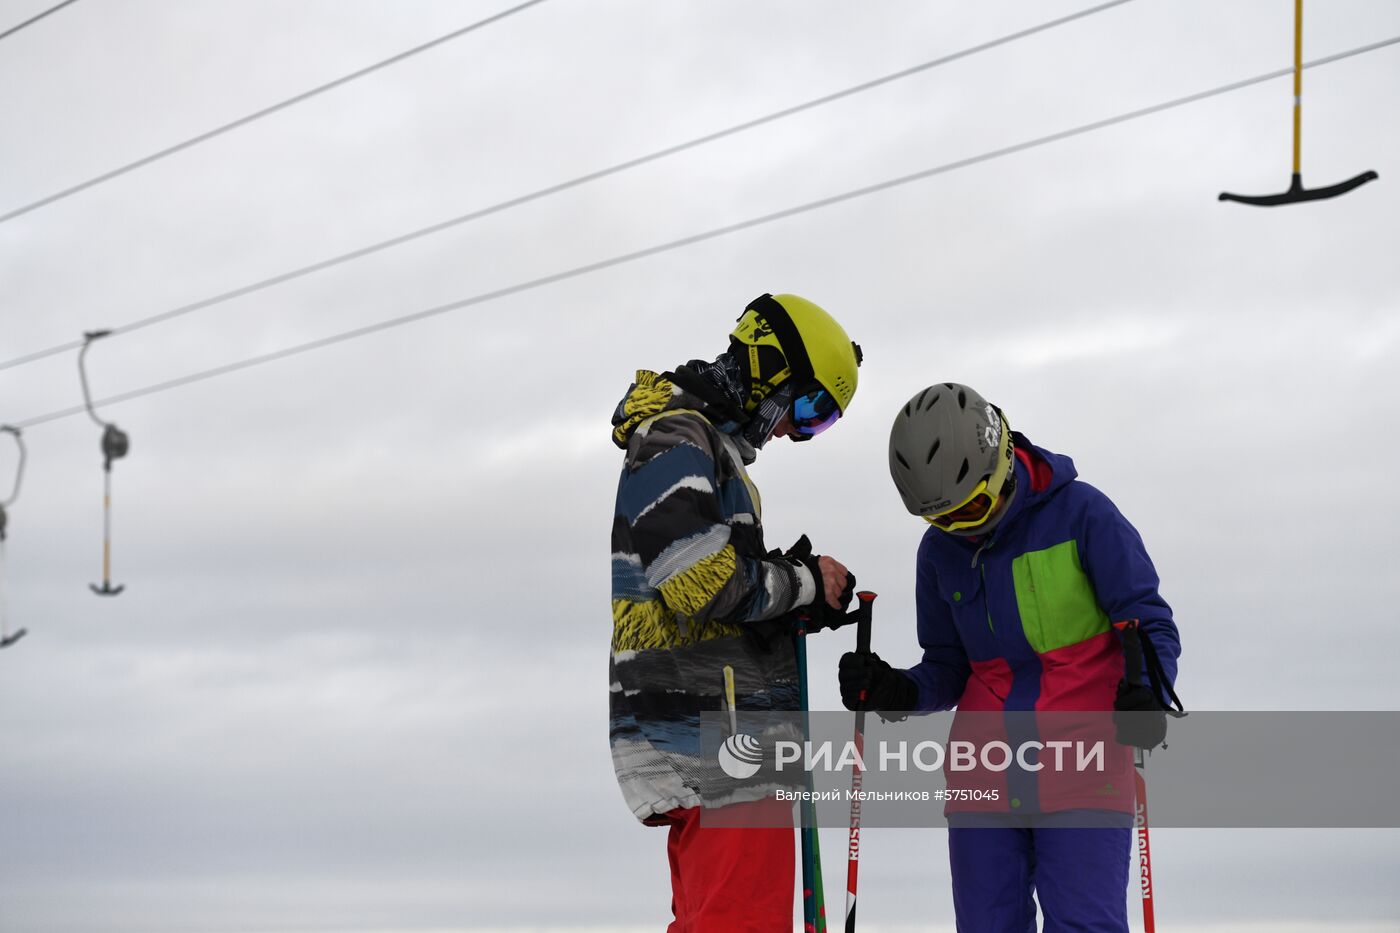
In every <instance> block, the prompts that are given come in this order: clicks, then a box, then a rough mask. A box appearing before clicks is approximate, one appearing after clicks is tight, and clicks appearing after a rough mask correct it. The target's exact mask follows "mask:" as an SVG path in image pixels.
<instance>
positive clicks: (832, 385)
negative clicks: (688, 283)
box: [729, 293, 861, 414]
mask: <svg viewBox="0 0 1400 933" xmlns="http://www.w3.org/2000/svg"><path fill="white" fill-rule="evenodd" d="M729 339H730V343H731V346H732V347H733V350H734V354H735V356H737V357H738V359H739V363H740V365H741V366H742V367H744V369H745V371H746V372H747V374H748V383H749V394H748V398H746V399H745V400H744V410H745V411H746V412H748V413H752V412H753V411H754V410H755V409H756V408H757V407H758V405H759V403H760V402H762V401H763V400H764V399H765V398H767V397H768V396H769V395H770V394H772V393H773V391H774V390H775V389H777V388H779V387H780V386H782V385H784V384H786V383H787V382H788V381H789V380H795V389H796V392H797V394H799V395H800V394H802V393H803V392H805V391H807V390H808V389H809V388H811V387H813V384H815V385H818V386H820V387H821V388H823V389H825V390H826V391H827V392H828V393H829V394H830V395H831V397H832V398H833V399H834V400H835V401H836V404H837V406H839V408H840V410H841V412H842V414H844V413H845V411H846V408H847V406H849V405H850V404H851V399H852V398H853V397H855V394H856V382H857V381H858V370H859V367H860V361H861V352H860V347H859V346H857V345H856V344H855V342H854V341H852V340H851V338H850V337H848V336H847V335H846V331H845V330H844V329H842V327H841V325H840V324H838V323H836V319H835V318H833V317H832V316H831V315H830V314H827V313H826V312H825V311H823V310H822V309H821V308H819V307H817V306H816V305H814V304H813V303H812V302H810V301H808V300H807V299H806V298H799V297H798V296H796V295H769V294H766V293H765V294H763V295H760V296H759V297H757V298H755V299H754V300H753V301H751V302H749V306H748V307H747V308H745V309H744V313H743V314H742V315H741V316H740V317H739V323H738V325H737V326H735V328H734V332H733V333H732V334H730V335H729Z"/></svg>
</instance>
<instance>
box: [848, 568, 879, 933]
mask: <svg viewBox="0 0 1400 933" xmlns="http://www.w3.org/2000/svg"><path fill="white" fill-rule="evenodd" d="M856 598H857V599H859V600H860V609H859V612H860V618H859V619H858V620H857V621H856V653H857V654H869V653H870V616H871V609H872V608H873V607H874V605H875V594H874V593H872V592H870V591H869V590H862V591H861V592H859V593H857V594H856ZM860 705H861V707H862V709H859V710H857V711H856V736H855V746H856V760H855V766H854V770H853V771H852V772H851V836H850V841H849V843H848V845H847V846H846V859H847V861H846V933H855V930H856V878H857V875H858V873H859V871H860V787H861V780H862V778H863V777H864V769H863V768H862V763H863V762H864V760H865V759H864V755H865V710H864V708H863V707H864V706H865V691H864V690H862V691H861V692H860Z"/></svg>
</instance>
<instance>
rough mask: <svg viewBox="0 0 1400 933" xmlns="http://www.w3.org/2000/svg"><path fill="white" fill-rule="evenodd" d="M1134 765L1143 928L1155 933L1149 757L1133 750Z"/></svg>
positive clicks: (1136, 749) (1140, 750)
mask: <svg viewBox="0 0 1400 933" xmlns="http://www.w3.org/2000/svg"><path fill="white" fill-rule="evenodd" d="M1133 765H1134V769H1135V772H1136V773H1135V775H1134V779H1135V781H1136V785H1137V811H1136V813H1135V814H1134V816H1133V825H1134V827H1136V829H1137V848H1138V878H1139V879H1140V882H1141V885H1142V928H1143V929H1144V930H1145V931H1146V933H1155V931H1156V929H1157V921H1156V917H1155V916H1154V915H1153V913H1152V844H1151V839H1150V838H1149V837H1148V834H1147V779H1146V778H1145V777H1144V776H1143V770H1144V769H1145V768H1146V766H1147V755H1146V754H1145V753H1144V752H1143V750H1142V749H1140V748H1135V749H1133Z"/></svg>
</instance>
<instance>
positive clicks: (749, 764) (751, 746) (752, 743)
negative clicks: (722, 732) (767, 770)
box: [718, 732, 763, 781]
mask: <svg viewBox="0 0 1400 933" xmlns="http://www.w3.org/2000/svg"><path fill="white" fill-rule="evenodd" d="M718 757H719V766H720V769H721V770H722V771H724V773H725V774H727V775H729V776H730V777H732V778H733V779H734V780H736V781H742V780H745V779H747V778H751V777H753V776H754V775H755V774H757V773H758V769H759V767H760V766H761V765H762V764H763V747H762V746H761V745H759V744H758V739H756V738H754V737H753V736H751V735H748V734H747V733H744V732H736V733H734V734H733V735H731V736H730V737H729V738H727V739H725V740H724V744H723V745H721V746H720V747H719V755H718Z"/></svg>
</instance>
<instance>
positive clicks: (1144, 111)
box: [17, 36, 1400, 428]
mask: <svg viewBox="0 0 1400 933" xmlns="http://www.w3.org/2000/svg"><path fill="white" fill-rule="evenodd" d="M1397 43H1400V36H1393V37H1391V38H1389V39H1383V40H1381V41H1379V42H1372V43H1369V44H1367V45H1362V46H1358V47H1356V48H1354V49H1349V50H1347V51H1345V52H1338V53H1336V54H1333V55H1328V56H1326V57H1323V58H1319V59H1315V60H1314V61H1311V62H1308V63H1306V64H1305V65H1304V66H1303V67H1305V68H1313V67H1318V66H1321V65H1327V64H1331V63H1332V62H1338V61H1342V60H1343V59H1347V58H1352V57H1354V56H1357V55H1362V54H1365V53H1367V52H1374V51H1376V50H1378V49H1382V48H1386V47H1389V46H1392V45H1396V44H1397ZM1292 73H1293V69H1292V68H1284V69H1281V70H1278V71H1270V72H1266V73H1264V74H1260V75H1255V76H1254V77H1252V78H1245V79H1243V80H1241V81H1234V82H1231V83H1230V84H1222V85H1220V86H1219V87H1214V88H1211V89H1209V90H1206V91H1198V92H1196V93H1194V94H1188V95H1186V96H1185V97H1178V98H1175V99H1173V100H1169V101H1164V102H1162V103H1158V104H1152V105H1150V106H1147V107H1142V108H1139V109H1137V110H1131V111H1127V112H1125V113H1120V114H1118V115H1116V116H1112V117H1107V118H1105V119H1102V120H1095V121H1094V122H1092V123H1084V124H1081V125H1079V126H1076V127H1071V128H1070V129H1067V130H1061V131H1059V132H1057V133H1051V134H1049V135H1047V136H1039V137H1036V138H1034V139H1029V140H1025V141H1023V142H1019V143H1015V144H1013V145H1010V146H1005V147H1002V148H1000V149H993V150H990V151H988V152H983V153H980V154H978V155H974V156H970V157H968V158H965V159H958V160H956V161H954V162H946V163H944V164H942V165H937V166H934V167H932V168H928V169H924V170H922V171H919V172H914V173H912V174H909V175H902V176H899V177H897V178H891V179H887V180H885V181H881V182H877V183H876V184H873V185H866V186H864V187H861V188H855V189H852V190H850V191H845V192H842V193H840V194H835V195H831V196H829V197H825V198H821V199H819V200H816V201H808V202H806V203H804V204H799V205H796V206H794V207H788V208H784V209H783V210H779V211H774V212H772V213H770V214H763V215H761V216H759V217H752V218H749V219H748V220H742V221H739V222H737V223H732V224H728V225H726V226H723V227H716V228H713V229H711V230H706V231H703V232H701V233H695V234H691V235H690V236H686V237H682V238H680V239H678V240H671V241H669V242H666V243H660V244H657V245H654V246H649V247H646V248H644V249H639V250H636V251H633V252H630V253H624V254H622V255H619V256H613V257H611V258H608V259H602V260H599V261H597V262H592V263H588V264H586V265H582V266H575V267H573V268H571V269H565V270H563V271H560V272H554V273H551V274H549V275H544V276H540V277H539V278H535V279H530V280H528V281H525V282H519V283H516V284H514V285H509V286H506V287H505V288H499V289H495V290H493V291H489V292H482V293H480V294H477V295H472V296H470V297H468V298H462V299H459V300H457V301H452V302H448V303H446V304H441V305H437V306H435V307H431V308H425V309H423V310H421V311H415V312H412V313H411V314H406V315H403V316H401V317H396V318H391V319H388V320H384V321H378V322H375V323H373V324H368V325H366V326H364V327H357V328H354V329H352V330H347V331H342V332H341V333H338V334H332V335H330V336H327V337H320V338H318V339H316V340H311V341H308V342H306V343H301V344H297V345H295V346H291V347H285V348H283V349H281V350H275V351H273V352H271V353H265V354H262V355H260V356H254V357H250V358H247V359H243V360H238V361H235V362H233V363H227V364H224V365H222V366H216V367H213V368H212V369H206V370H202V371H200V372H195V373H191V374H189V375H185V376H180V377H178V378H176V379H171V380H168V381H166V382H161V383H156V384H153V385H149V386H143V387H141V388H139V389H132V390H130V391H127V392H121V393H118V394H116V395H111V396H108V397H106V398H104V399H102V400H101V401H100V402H98V404H102V405H112V404H116V403H118V402H125V401H130V400H131V399H135V398H141V397H143V396H147V395H154V394H156V393H159V392H165V391H167V390H170V389H176V388H179V387H181V386H186V385H190V384H191V383H195V382H201V381H203V380H206V379H212V378H214V377H216V376H223V375H227V374H229V373H233V372H238V371H239V370H243V369H249V368H251V367H254V366H260V365H262V364H263V363H271V362H274V361H276V360H282V359H286V358H288V357H291V356H297V355H300V354H303V353H309V352H311V351H313V350H320V349H324V348H325V347H329V346H332V345H334V344H338V343H343V342H345V341H347V340H354V339H356V338H358V337H365V336H368V335H370V334H374V333H378V332H380V331H385V330H389V329H391V328H395V327H399V326H401V325H404V324H412V323H414V322H417V321H421V320H425V319H427V318H430V317H436V316H437V315H440V314H445V313H447V312H449V311H457V310H460V309H462V308H468V307H471V306H473V305H479V304H485V303H486V302H489V301H496V300H498V299H501V298H506V297H509V296H511V295H516V294H519V293H521V292H525V291H530V290H532V289H536V288H541V287H543V286H546V285H553V284H555V283H558V282H563V281H566V280H569V279H574V278H578V277H580V276H584V275H588V274H590V273H593V272H599V271H602V270H604V269H610V268H613V267H615V266H620V265H624V264H626V263H631V262H635V261H637V260H640V259H645V258H647V257H650V256H656V255H659V254H661V253H666V252H671V251H673V250H678V249H683V248H685V247H688V246H693V245H695V244H697V243H703V242H705V241H708V240H714V239H718V238H720V237H724V236H728V235H729V234H732V233H738V232H740V231H743V230H749V229H752V228H754V227H759V226H763V225H765V224H769V223H773V222H775V221H779V220H785V219H787V218H789V217H795V216H797V215H800V214H805V213H808V212H810V211H815V210H819V209H821V208H824V207H830V206H832V205H835V204H843V203H845V202H847V201H853V200H856V199H858V198H863V197H867V196H869V195H873V194H877V193H880V192H883V191H888V190H890V189H892V188H897V187H900V186H903V185H907V184H910V183H912V182H916V181H922V180H924V179H926V178H931V177H933V176H935V175H942V174H945V173H948V172H954V171H957V170H959V169H964V168H970V167H972V166H974V165H978V164H981V163H983V162H989V161H991V160H993V159H999V158H1002V157H1003V156H1008V155H1013V154H1015V153H1018V152H1025V151H1027V150H1030V149H1036V148H1039V147H1041V146H1046V145H1049V144H1051V143H1055V142H1059V141H1061V140H1065V139H1070V138H1073V137H1076V136H1082V135H1084V134H1086V133H1092V132H1095V131H1097V130H1102V129H1106V128H1108V127H1111V126H1116V125H1117V124H1120V123H1126V122H1128V121H1130V120H1136V119H1139V118H1141V117H1145V116H1150V115H1152V114H1157V113H1161V112H1163V111H1166V110H1172V109H1175V108H1178V107H1184V106H1186V105H1188V104H1193V103H1197V102H1199V101H1203V100H1206V99H1208V98H1211V97H1217V96H1219V95H1222V94H1228V93H1230V92H1232V91H1238V90H1241V89H1243V88H1247V87H1251V86H1253V85H1256V84H1262V83H1263V82H1265V81H1270V80H1272V79H1274V78H1278V77H1282V76H1284V75H1290V74H1292ZM83 411H84V407H83V406H77V407H73V408H64V409H59V410H57V411H52V412H48V413H47V414H43V415H37V416H35V417H32V418H27V419H25V420H23V421H20V422H17V424H18V426H19V427H22V428H30V427H34V426H37V425H40V424H45V423H47V422H50V421H57V420H59V419H61V418H67V417H70V416H72V415H76V414H80V413H82V412H83Z"/></svg>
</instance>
